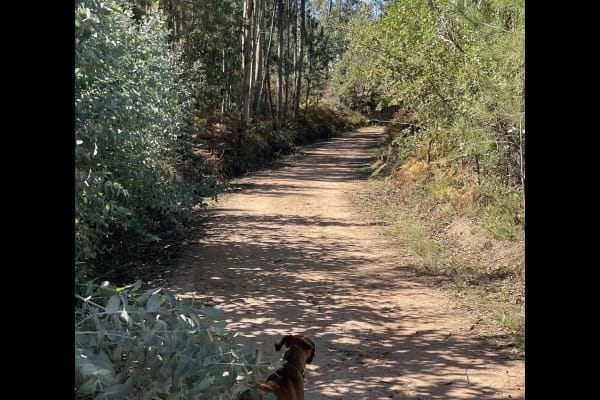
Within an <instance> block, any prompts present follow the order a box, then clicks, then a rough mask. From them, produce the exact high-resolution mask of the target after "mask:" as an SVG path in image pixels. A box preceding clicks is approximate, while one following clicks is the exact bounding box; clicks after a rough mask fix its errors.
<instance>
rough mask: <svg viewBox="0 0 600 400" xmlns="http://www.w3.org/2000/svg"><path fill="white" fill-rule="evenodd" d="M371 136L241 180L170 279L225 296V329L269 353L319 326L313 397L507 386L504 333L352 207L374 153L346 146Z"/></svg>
mask: <svg viewBox="0 0 600 400" xmlns="http://www.w3.org/2000/svg"><path fill="white" fill-rule="evenodd" d="M369 136H371V137H370V138H369ZM363 139H364V140H365V141H371V142H372V141H373V140H375V139H376V138H375V134H373V133H362V134H355V135H354V136H353V137H352V138H342V139H340V140H341V142H339V146H340V147H339V148H338V147H337V145H336V150H335V151H333V152H332V150H331V149H330V148H328V147H322V148H318V149H310V150H309V151H308V152H307V155H306V156H305V157H303V158H301V159H300V160H297V161H296V162H297V164H294V166H284V167H283V168H280V169H277V170H275V171H271V172H269V173H268V177H266V178H261V174H262V173H261V174H257V176H256V177H254V178H253V182H252V183H251V184H246V183H242V184H240V185H239V189H238V190H236V193H235V194H231V195H230V196H229V197H228V198H227V199H226V201H224V204H223V208H218V207H217V208H214V209H211V210H210V212H209V216H208V218H207V221H206V226H207V229H206V231H205V232H204V233H203V235H202V236H201V237H199V238H198V240H197V242H196V243H195V244H193V245H191V246H190V249H189V251H188V252H187V254H186V255H185V256H184V258H183V259H182V260H181V264H182V265H183V266H184V268H182V269H181V270H180V271H179V274H180V275H179V276H178V277H177V279H174V281H173V287H172V290H173V291H174V292H175V293H176V294H177V296H178V297H180V298H182V299H187V300H189V299H192V298H193V299H194V301H197V302H200V303H202V304H209V305H213V304H220V305H222V307H223V317H224V320H225V321H226V322H227V326H228V329H229V330H231V331H234V332H238V333H239V336H238V338H237V339H239V342H240V344H245V345H251V346H253V347H256V348H260V350H261V352H262V353H263V359H264V360H270V361H274V360H278V359H279V358H280V357H281V353H279V352H276V351H275V349H274V346H273V344H274V343H275V342H276V341H277V340H279V339H280V338H281V336H283V335H288V334H306V335H308V336H309V337H311V338H312V339H313V340H314V342H315V344H316V353H315V359H314V361H313V363H312V364H309V365H308V366H307V381H306V388H305V392H306V398H307V399H313V400H318V399H327V398H332V399H333V398H339V399H384V398H385V399H389V398H406V399H408V398H410V399H418V398H427V399H442V398H445V399H447V398H460V399H482V398H498V396H499V395H500V394H505V393H506V390H505V388H504V387H503V386H501V385H500V386H498V385H496V386H490V385H489V384H488V382H489V381H490V377H493V378H494V379H495V380H496V381H498V380H499V379H500V378H499V377H502V376H503V375H502V374H505V373H506V372H505V371H506V368H503V366H504V365H508V363H510V360H507V359H503V358H502V357H499V355H498V354H497V352H494V351H491V350H490V349H491V345H490V344H489V343H491V342H493V341H494V340H495V338H494V337H489V338H485V337H484V338H482V337H481V336H480V337H478V338H475V337H470V336H469V326H470V324H468V323H467V322H466V321H467V319H468V316H464V315H461V314H459V311H457V310H456V309H455V308H453V306H452V304H451V302H450V301H449V300H448V298H447V297H444V296H441V295H440V294H439V293H437V294H436V293H435V292H432V290H431V289H427V288H424V287H422V286H420V285H418V284H417V283H415V282H414V281H413V280H412V279H411V278H410V275H409V274H408V272H407V271H408V268H405V267H407V266H408V264H407V263H408V262H409V260H408V259H404V258H401V257H399V256H398V255H397V254H396V253H395V251H394V249H391V248H390V246H389V244H388V243H387V242H385V240H383V239H382V237H381V231H380V230H379V227H377V226H375V225H373V224H372V223H370V222H369V221H366V220H365V219H363V218H362V217H361V216H360V215H358V214H355V213H354V212H353V211H352V210H353V208H352V204H351V203H350V202H349V200H348V199H347V197H346V196H345V195H344V193H348V192H352V191H354V190H355V186H354V185H356V184H357V178H356V170H357V168H358V167H360V165H361V163H364V162H366V160H368V157H367V156H366V155H363V156H360V157H350V156H340V154H344V151H345V150H344V147H348V148H351V147H354V146H356V142H357V141H360V140H363ZM362 145H364V143H363V144H362ZM340 149H341V150H340ZM314 187H318V188H319V189H318V191H315V189H314ZM311 188H312V189H311ZM450 314H452V319H449V318H448V316H449V315H450ZM453 321H454V322H453ZM455 321H458V322H455ZM461 321H465V322H461ZM451 322H452V323H451ZM492 350H493V349H492ZM508 382H509V381H508V380H507V385H509V383H508ZM511 390H513V389H512V388H511ZM511 393H512V397H513V398H518V393H515V392H514V391H512V392H511Z"/></svg>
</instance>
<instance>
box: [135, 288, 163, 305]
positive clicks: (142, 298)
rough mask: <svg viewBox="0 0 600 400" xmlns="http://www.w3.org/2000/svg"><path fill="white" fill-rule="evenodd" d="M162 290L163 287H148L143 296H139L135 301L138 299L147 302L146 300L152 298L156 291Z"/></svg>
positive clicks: (139, 301) (140, 301)
mask: <svg viewBox="0 0 600 400" xmlns="http://www.w3.org/2000/svg"><path fill="white" fill-rule="evenodd" d="M160 291H161V289H148V290H146V291H145V292H144V293H143V294H142V295H141V296H139V297H137V298H136V299H135V301H137V302H138V303H145V302H146V300H148V299H149V298H150V296H152V295H154V294H156V293H160Z"/></svg>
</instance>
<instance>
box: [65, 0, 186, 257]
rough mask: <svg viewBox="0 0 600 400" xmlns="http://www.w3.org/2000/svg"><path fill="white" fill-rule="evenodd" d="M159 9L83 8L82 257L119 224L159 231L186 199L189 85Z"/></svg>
mask: <svg viewBox="0 0 600 400" xmlns="http://www.w3.org/2000/svg"><path fill="white" fill-rule="evenodd" d="M157 15H158V14H157V13H152V15H148V16H146V17H144V18H143V19H141V20H140V21H137V22H136V21H135V20H134V19H133V14H132V12H131V11H130V10H129V9H127V8H126V6H125V2H124V1H123V0H79V1H76V9H75V143H74V145H75V211H76V219H75V224H76V231H75V233H76V259H77V260H78V261H88V260H90V259H93V258H94V257H97V256H99V255H101V254H102V253H104V252H105V251H106V250H107V248H106V247H107V245H106V240H107V239H110V238H111V237H112V236H114V234H115V232H118V233H120V234H123V235H124V236H130V237H134V238H138V239H137V240H139V239H140V238H141V239H143V240H148V239H149V240H157V236H155V235H154V236H153V234H156V233H157V232H160V231H161V230H169V229H170V230H176V229H178V228H180V227H181V219H182V216H183V215H185V213H186V210H187V207H186V204H185V198H184V196H183V195H182V193H181V192H180V191H179V190H178V188H177V185H176V183H175V178H176V174H175V173H174V170H173V168H172V166H171V165H170V164H169V163H167V162H166V161H165V160H166V159H167V158H168V157H169V155H170V152H171V151H172V149H173V147H174V146H173V145H174V143H175V141H176V138H177V135H178V134H181V132H182V130H183V129H184V127H185V126H184V121H186V113H187V110H188V109H189V108H188V104H187V100H186V99H187V98H189V96H188V93H187V89H186V87H185V85H184V84H183V83H182V81H181V80H180V79H179V78H178V77H179V76H180V75H181V71H180V69H179V67H178V64H177V62H176V59H177V58H176V56H175V54H174V52H173V51H172V50H171V49H170V48H169V45H168V43H167V30H166V28H165V26H164V23H163V22H162V21H161V19H160V18H159V17H157Z"/></svg>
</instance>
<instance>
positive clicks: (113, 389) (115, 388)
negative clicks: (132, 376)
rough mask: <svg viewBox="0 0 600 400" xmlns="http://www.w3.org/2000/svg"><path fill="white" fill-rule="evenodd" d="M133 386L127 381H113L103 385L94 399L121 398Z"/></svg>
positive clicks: (110, 399)
mask: <svg viewBox="0 0 600 400" xmlns="http://www.w3.org/2000/svg"><path fill="white" fill-rule="evenodd" d="M132 390H133V386H132V385H131V384H128V383H115V384H114V385H111V386H108V387H105V388H104V390H103V391H102V392H100V393H99V394H98V395H97V396H96V397H95V399H94V400H106V399H108V400H115V399H121V398H123V397H124V396H125V395H127V394H129V393H131V391H132Z"/></svg>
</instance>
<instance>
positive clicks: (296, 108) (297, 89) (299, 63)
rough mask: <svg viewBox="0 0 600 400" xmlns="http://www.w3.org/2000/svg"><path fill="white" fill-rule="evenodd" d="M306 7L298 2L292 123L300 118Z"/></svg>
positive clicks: (303, 3) (304, 1)
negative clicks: (298, 31) (298, 50)
mask: <svg viewBox="0 0 600 400" xmlns="http://www.w3.org/2000/svg"><path fill="white" fill-rule="evenodd" d="M305 6H306V0H300V52H299V54H298V59H297V60H296V84H295V87H294V109H293V112H292V118H293V120H294V122H297V121H298V117H299V116H300V96H301V89H302V67H303V65H302V64H303V61H304V37H305V36H306V22H305V18H304V9H305Z"/></svg>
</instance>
